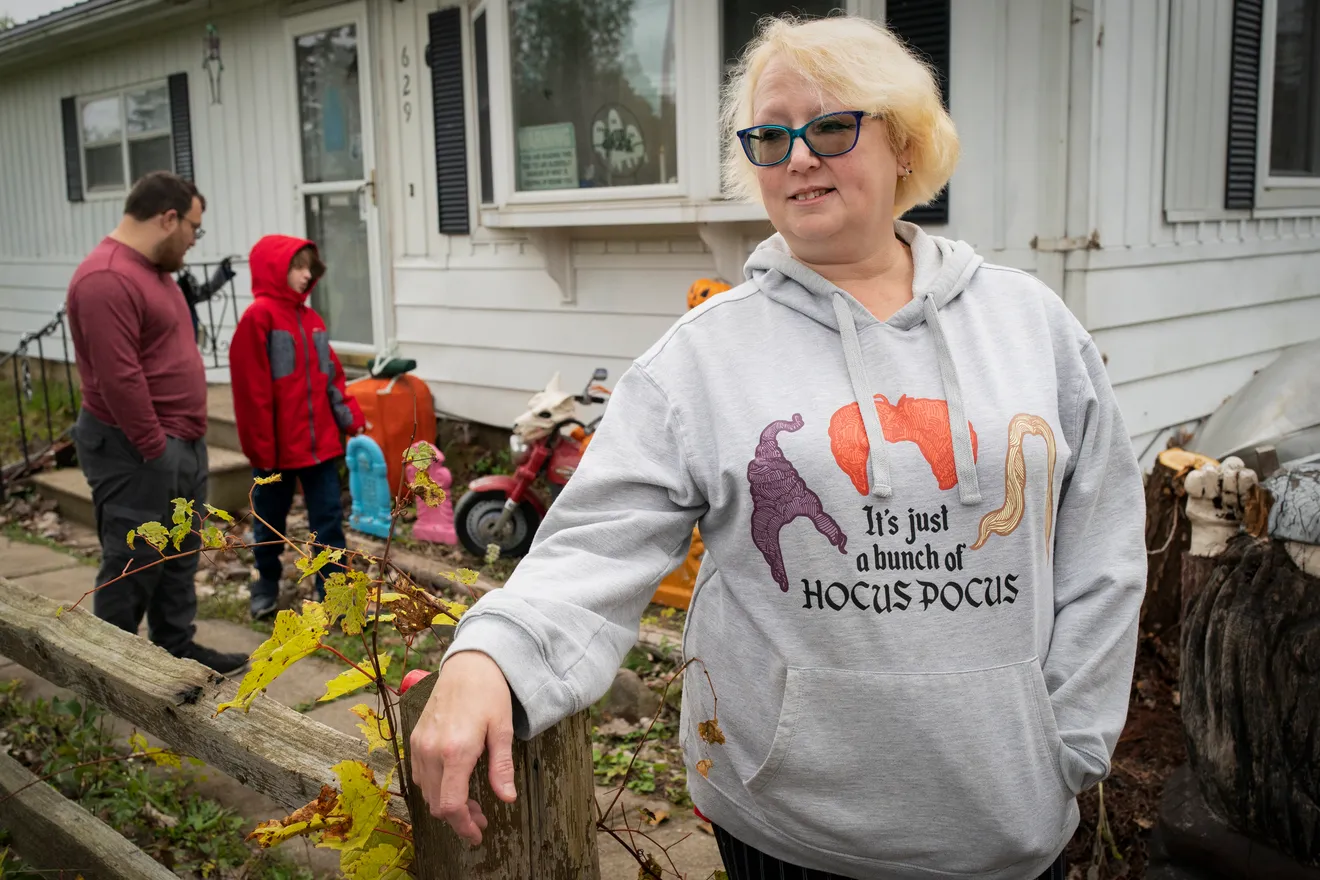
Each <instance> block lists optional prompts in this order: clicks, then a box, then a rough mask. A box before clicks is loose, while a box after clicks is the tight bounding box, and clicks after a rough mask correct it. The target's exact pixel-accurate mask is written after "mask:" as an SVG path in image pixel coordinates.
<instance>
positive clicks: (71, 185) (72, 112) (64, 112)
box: [60, 98, 83, 202]
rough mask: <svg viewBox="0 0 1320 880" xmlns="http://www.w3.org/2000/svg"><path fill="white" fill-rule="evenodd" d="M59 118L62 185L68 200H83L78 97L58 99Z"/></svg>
mask: <svg viewBox="0 0 1320 880" xmlns="http://www.w3.org/2000/svg"><path fill="white" fill-rule="evenodd" d="M60 118H61V120H62V121H63V125H64V187H65V191H66V192H67V193H68V197H69V201H71V202H81V201H82V200H83V184H82V144H81V143H80V142H79V139H78V99H77V98H64V99H63V100H61V101H60Z"/></svg>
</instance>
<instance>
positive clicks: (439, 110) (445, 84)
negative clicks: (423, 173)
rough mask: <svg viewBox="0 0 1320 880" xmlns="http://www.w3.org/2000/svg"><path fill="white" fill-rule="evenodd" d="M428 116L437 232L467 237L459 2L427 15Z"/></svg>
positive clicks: (461, 24)
mask: <svg viewBox="0 0 1320 880" xmlns="http://www.w3.org/2000/svg"><path fill="white" fill-rule="evenodd" d="M427 30H428V31H429V39H430V44H429V45H428V46H427V47H426V63H427V64H428V65H430V67H431V103H432V110H433V113H432V116H433V117H434V119H435V180H436V190H437V197H438V199H439V202H440V231H441V232H443V233H444V234H445V235H467V234H468V232H469V231H470V227H469V221H468V167H467V162H468V157H467V115H466V113H465V111H464V107H463V103H464V102H463V16H462V12H461V11H460V10H459V8H458V7H457V6H451V7H448V8H446V9H441V10H440V11H439V12H432V13H431V14H430V15H428V16H427Z"/></svg>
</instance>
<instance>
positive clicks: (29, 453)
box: [0, 306, 78, 498]
mask: <svg viewBox="0 0 1320 880" xmlns="http://www.w3.org/2000/svg"><path fill="white" fill-rule="evenodd" d="M34 358H35V360H36V364H37V366H38V369H39V370H40V374H41V375H40V378H39V380H37V379H34V378H33V359H34ZM61 361H62V363H61ZM52 373H53V374H55V375H54V376H52ZM10 391H12V393H13V406H14V410H15V412H14V415H15V416H16V417H17V420H16V422H13V423H11V424H14V425H15V427H16V429H17V435H16V436H11V435H9V434H5V435H3V436H4V438H5V439H4V440H3V441H0V498H4V497H5V496H6V494H7V491H8V486H9V483H10V482H11V481H12V480H13V479H14V478H15V477H17V476H20V475H22V474H23V473H24V472H26V471H27V470H29V469H30V468H31V467H32V466H33V465H34V464H36V463H38V462H40V461H41V460H42V459H44V458H45V457H46V456H47V455H49V454H52V453H53V452H55V451H57V450H58V448H59V447H60V446H61V445H62V444H63V442H64V441H65V440H66V439H67V437H68V435H69V430H70V429H71V428H72V427H73V421H74V419H75V418H76V417H77V413H78V386H77V383H76V382H74V379H73V353H72V350H71V346H70V345H69V326H68V321H67V319H66V317H65V314H64V307H63V306H61V307H60V310H59V311H58V312H56V313H55V317H54V318H52V319H51V320H50V322H49V323H47V324H46V325H45V326H44V327H41V328H40V329H37V330H33V331H31V332H28V333H24V334H23V336H22V337H21V338H20V339H19V341H18V345H17V346H16V347H15V348H14V350H13V351H12V352H10V353H9V354H6V355H4V356H3V357H0V407H3V408H7V404H8V403H9V400H8V395H9V392H10ZM0 420H3V421H4V422H9V414H8V413H4V412H3V409H0ZM43 429H44V433H43ZM15 440H16V441H17V445H16V446H15V445H14V441H15Z"/></svg>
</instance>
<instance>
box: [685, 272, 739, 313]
mask: <svg viewBox="0 0 1320 880" xmlns="http://www.w3.org/2000/svg"><path fill="white" fill-rule="evenodd" d="M732 289H733V288H732V286H730V285H728V284H725V283H724V282H723V281H719V280H717V279H715V278H698V279H697V280H696V281H693V282H692V286H691V287H689V288H688V292H687V307H688V308H689V309H695V308H696V307H697V306H699V305H701V304H702V303H704V302H705V301H706V300H708V299H710V298H711V297H712V296H714V295H715V294H717V293H723V292H724V291H726V290H732Z"/></svg>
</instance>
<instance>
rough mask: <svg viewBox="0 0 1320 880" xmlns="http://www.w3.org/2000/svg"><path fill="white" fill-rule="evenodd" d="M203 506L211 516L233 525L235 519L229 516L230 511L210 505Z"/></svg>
mask: <svg viewBox="0 0 1320 880" xmlns="http://www.w3.org/2000/svg"><path fill="white" fill-rule="evenodd" d="M203 506H204V507H205V508H206V511H207V513H209V514H211V516H218V517H220V518H221V519H222V520H224V521H225V522H227V523H232V522H233V521H234V518H233V517H232V516H230V515H229V511H227V510H221V509H220V508H218V507H212V506H211V505H209V504H206V505H203Z"/></svg>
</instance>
